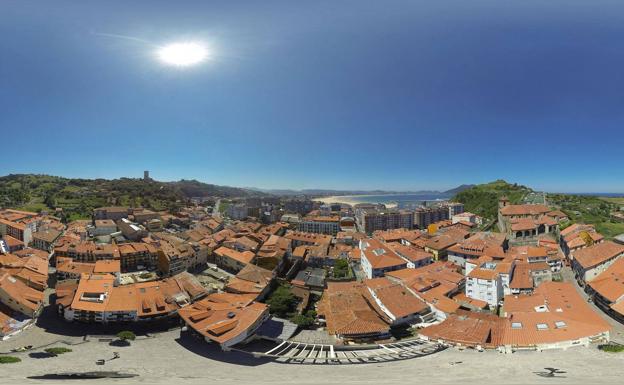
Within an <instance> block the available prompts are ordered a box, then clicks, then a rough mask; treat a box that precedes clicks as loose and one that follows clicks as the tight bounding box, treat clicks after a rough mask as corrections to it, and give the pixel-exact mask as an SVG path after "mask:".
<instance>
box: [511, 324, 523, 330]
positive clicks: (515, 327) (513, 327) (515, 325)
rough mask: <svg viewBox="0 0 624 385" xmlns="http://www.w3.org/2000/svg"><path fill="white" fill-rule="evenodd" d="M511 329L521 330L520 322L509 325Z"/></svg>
mask: <svg viewBox="0 0 624 385" xmlns="http://www.w3.org/2000/svg"><path fill="white" fill-rule="evenodd" d="M511 328H512V329H522V322H512V323H511Z"/></svg>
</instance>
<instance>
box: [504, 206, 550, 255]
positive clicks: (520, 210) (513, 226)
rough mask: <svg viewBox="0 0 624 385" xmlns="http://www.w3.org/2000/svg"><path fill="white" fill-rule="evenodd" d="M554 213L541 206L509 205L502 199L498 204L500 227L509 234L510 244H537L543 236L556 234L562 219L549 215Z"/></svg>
mask: <svg viewBox="0 0 624 385" xmlns="http://www.w3.org/2000/svg"><path fill="white" fill-rule="evenodd" d="M552 212H553V210H551V209H550V208H549V207H548V206H546V205H541V204H522V205H512V204H509V200H507V198H504V197H503V198H501V199H500V200H499V204H498V227H499V229H500V231H501V233H504V234H507V237H508V238H509V240H510V243H514V244H526V243H527V242H535V241H536V240H537V237H538V236H540V235H542V234H555V233H556V232H557V231H558V229H559V219H561V218H560V217H558V216H556V215H554V216H553V215H549V214H551V213H552Z"/></svg>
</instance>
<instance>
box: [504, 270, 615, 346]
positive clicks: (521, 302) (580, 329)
mask: <svg viewBox="0 0 624 385" xmlns="http://www.w3.org/2000/svg"><path fill="white" fill-rule="evenodd" d="M504 311H505V314H504V315H505V317H506V324H505V329H504V336H503V339H502V341H501V343H500V345H501V346H500V347H499V350H501V351H504V352H513V351H516V350H521V349H522V350H526V349H532V350H547V349H567V348H570V347H575V346H589V345H590V344H591V343H596V342H608V341H609V338H610V337H609V332H610V329H611V327H610V325H609V324H608V323H607V322H606V321H605V320H604V319H603V318H602V317H601V316H600V315H599V314H597V313H596V312H595V311H594V310H593V309H592V308H591V307H590V306H589V305H588V304H587V301H585V300H584V299H583V298H582V297H581V296H580V295H579V294H578V292H577V291H576V289H575V288H574V286H573V285H572V284H571V283H568V282H545V283H543V284H542V285H540V287H538V288H537V289H536V290H535V292H534V293H533V294H532V295H509V296H506V297H505V307H504Z"/></svg>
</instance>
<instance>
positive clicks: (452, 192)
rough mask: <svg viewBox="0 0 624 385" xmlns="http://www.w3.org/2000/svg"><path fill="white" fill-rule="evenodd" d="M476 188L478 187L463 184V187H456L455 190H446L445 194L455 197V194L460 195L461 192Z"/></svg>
mask: <svg viewBox="0 0 624 385" xmlns="http://www.w3.org/2000/svg"><path fill="white" fill-rule="evenodd" d="M475 186H476V185H474V184H463V185H461V186H457V187H455V188H453V189H450V190H446V191H445V192H444V194H448V195H455V194H459V193H460V192H462V191H465V190H468V189H471V188H473V187H475Z"/></svg>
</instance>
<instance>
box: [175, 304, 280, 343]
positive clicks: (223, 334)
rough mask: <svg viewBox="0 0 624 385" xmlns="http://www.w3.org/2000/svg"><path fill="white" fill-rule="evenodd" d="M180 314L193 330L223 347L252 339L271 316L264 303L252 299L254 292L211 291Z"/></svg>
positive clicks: (210, 341) (208, 340) (206, 339)
mask: <svg viewBox="0 0 624 385" xmlns="http://www.w3.org/2000/svg"><path fill="white" fill-rule="evenodd" d="M179 314H180V317H181V318H182V319H183V320H184V323H185V324H186V325H187V327H189V328H190V329H191V330H193V331H194V333H196V334H198V335H200V336H202V338H204V340H205V341H206V342H209V343H215V344H218V345H219V346H220V347H221V348H222V349H223V350H228V349H229V348H231V347H232V346H234V345H236V344H240V343H244V342H246V341H248V340H250V339H251V338H253V336H254V333H255V332H256V330H257V329H258V328H259V327H260V326H261V325H262V324H263V323H264V322H265V321H266V320H268V319H269V317H270V316H269V309H268V307H267V305H265V304H263V303H259V302H255V301H254V296H253V295H251V296H250V295H242V294H230V293H215V294H211V295H209V296H208V297H206V298H205V299H203V300H201V301H199V302H196V303H194V304H193V305H191V306H188V307H186V308H183V309H180V311H179Z"/></svg>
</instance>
